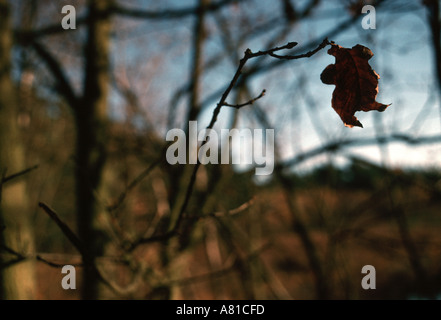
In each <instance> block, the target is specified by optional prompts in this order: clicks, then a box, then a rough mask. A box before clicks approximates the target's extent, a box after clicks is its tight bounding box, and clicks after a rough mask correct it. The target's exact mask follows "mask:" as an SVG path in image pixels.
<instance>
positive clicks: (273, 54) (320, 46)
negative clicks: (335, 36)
mask: <svg viewBox="0 0 441 320" xmlns="http://www.w3.org/2000/svg"><path fill="white" fill-rule="evenodd" d="M333 43H334V42H333V41H328V38H326V39H325V40H323V42H322V43H321V44H320V45H319V46H318V47H317V48H315V49H314V50H311V51H308V52H307V53H303V54H299V55H294V56H280V55H278V54H275V53H274V52H269V53H268V54H269V55H270V56H271V57H274V58H277V59H285V60H295V59H301V58H309V57H311V56H312V55H314V54H316V53H317V52H318V51H320V50H321V49H323V48H324V47H326V46H327V45H329V44H333Z"/></svg>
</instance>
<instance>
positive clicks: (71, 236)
mask: <svg viewBox="0 0 441 320" xmlns="http://www.w3.org/2000/svg"><path fill="white" fill-rule="evenodd" d="M38 206H39V207H40V208H42V209H43V210H44V212H46V213H47V214H48V215H49V217H50V218H51V219H52V220H53V221H54V222H55V223H56V224H57V226H58V227H59V228H60V230H61V231H62V232H63V234H64V235H65V236H66V237H67V239H68V240H69V241H70V243H72V244H73V246H74V247H75V248H76V249H77V250H78V252H80V253H81V255H82V256H83V258H88V257H89V255H88V253H87V251H86V249H85V247H84V245H83V244H82V243H81V241H80V239H79V238H78V237H77V236H76V234H75V233H74V232H73V231H72V230H71V229H70V228H69V226H68V225H67V224H66V223H64V222H63V221H62V220H61V219H60V218H59V217H58V214H57V213H56V212H55V211H54V210H52V209H51V208H49V207H48V206H47V205H46V204H44V203H42V202H39V203H38Z"/></svg>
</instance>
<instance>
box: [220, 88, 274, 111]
mask: <svg viewBox="0 0 441 320" xmlns="http://www.w3.org/2000/svg"><path fill="white" fill-rule="evenodd" d="M265 93H266V90H265V89H263V90H262V92H261V93H260V94H259V95H258V96H257V97H255V98H254V99H251V100H249V101H247V102H245V103H241V104H229V103H228V102H225V103H224V106H226V107H232V108H236V109H240V108H242V107H245V106H247V105H250V104H253V103H254V102H255V101H257V100H259V99H260V98H262V97H263V96H264V95H265Z"/></svg>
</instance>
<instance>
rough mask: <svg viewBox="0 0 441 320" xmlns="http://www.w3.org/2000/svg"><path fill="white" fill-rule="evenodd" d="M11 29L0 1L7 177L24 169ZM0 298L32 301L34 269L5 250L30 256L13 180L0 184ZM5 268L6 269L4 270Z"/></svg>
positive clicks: (21, 189)
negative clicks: (0, 266)
mask: <svg viewBox="0 0 441 320" xmlns="http://www.w3.org/2000/svg"><path fill="white" fill-rule="evenodd" d="M11 50H12V30H11V26H10V8H9V5H8V1H7V0H0V172H1V175H2V176H3V175H4V174H5V172H6V176H7V175H11V174H14V173H17V172H19V171H22V170H24V169H25V167H24V166H25V157H24V150H23V148H22V146H21V141H20V137H19V128H18V124H17V92H16V90H15V88H14V85H13V83H12V79H11V74H10V72H11V57H10V55H11ZM0 191H1V193H0V201H1V206H0V228H1V229H0V253H1V255H0V265H2V266H3V267H4V268H2V269H0V299H34V298H35V293H36V281H35V266H34V262H33V261H32V260H24V259H23V260H21V261H20V262H17V263H11V262H12V261H13V260H14V259H16V258H17V257H16V256H15V257H14V256H13V255H11V256H9V257H8V256H7V255H6V254H5V250H4V249H5V247H7V248H10V249H11V250H14V251H15V252H18V253H20V254H21V255H26V254H30V253H32V254H33V253H34V234H33V228H32V221H30V214H29V210H28V199H27V193H26V184H25V181H24V180H23V178H20V177H19V178H16V179H14V180H11V181H8V182H7V183H5V184H4V185H0ZM5 266H6V267H5Z"/></svg>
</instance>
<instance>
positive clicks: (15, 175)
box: [1, 165, 38, 184]
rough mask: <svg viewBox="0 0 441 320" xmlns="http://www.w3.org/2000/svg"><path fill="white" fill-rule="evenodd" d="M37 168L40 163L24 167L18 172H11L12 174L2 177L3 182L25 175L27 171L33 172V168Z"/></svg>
mask: <svg viewBox="0 0 441 320" xmlns="http://www.w3.org/2000/svg"><path fill="white" fill-rule="evenodd" d="M37 168H38V165H35V166H33V167H30V168H27V169H24V170H22V171H19V172H17V173H14V174H11V175H10V176H7V177H2V179H1V183H2V184H3V183H5V182H8V181H10V180H12V179H15V178H18V177H20V176H22V175H25V174H26V173H28V172H31V171H32V170H35V169H37Z"/></svg>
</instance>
